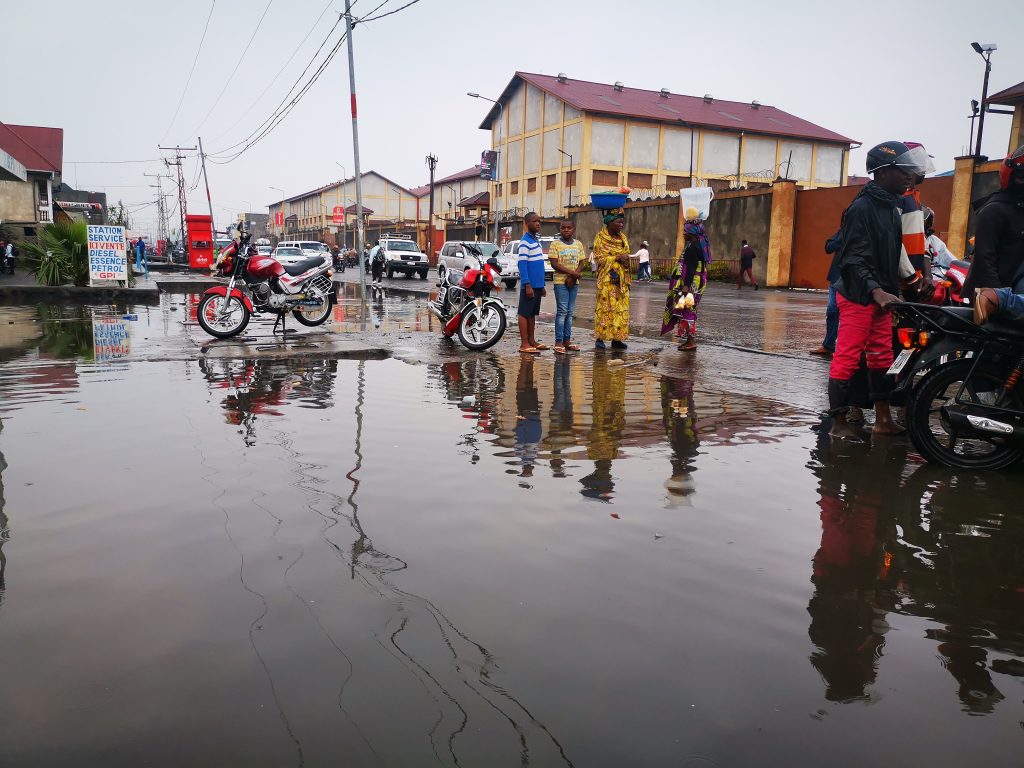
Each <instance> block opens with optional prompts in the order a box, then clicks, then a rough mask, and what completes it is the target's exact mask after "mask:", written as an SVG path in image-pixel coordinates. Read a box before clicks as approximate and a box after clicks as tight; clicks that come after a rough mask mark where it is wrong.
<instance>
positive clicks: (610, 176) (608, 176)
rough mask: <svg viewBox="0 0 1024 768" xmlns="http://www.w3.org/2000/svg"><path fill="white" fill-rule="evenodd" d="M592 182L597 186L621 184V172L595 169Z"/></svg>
mask: <svg viewBox="0 0 1024 768" xmlns="http://www.w3.org/2000/svg"><path fill="white" fill-rule="evenodd" d="M590 183H591V184H593V185H594V186H595V187H617V186H619V172H618V171H594V172H593V175H592V176H591V179H590Z"/></svg>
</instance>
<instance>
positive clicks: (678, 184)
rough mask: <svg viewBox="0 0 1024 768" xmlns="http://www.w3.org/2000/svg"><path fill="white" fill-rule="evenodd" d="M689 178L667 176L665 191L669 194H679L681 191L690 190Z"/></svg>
mask: <svg viewBox="0 0 1024 768" xmlns="http://www.w3.org/2000/svg"><path fill="white" fill-rule="evenodd" d="M690 183H691V182H690V177H689V176H666V177H665V189H666V191H668V192H678V191H679V190H680V189H689V188H690Z"/></svg>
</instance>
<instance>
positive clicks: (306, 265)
mask: <svg viewBox="0 0 1024 768" xmlns="http://www.w3.org/2000/svg"><path fill="white" fill-rule="evenodd" d="M323 263H324V260H323V259H322V258H320V257H319V256H310V257H309V258H306V259H303V260H302V261H297V262H295V263H294V264H282V265H281V266H282V267H284V271H285V272H287V273H288V274H289V275H292V276H293V277H294V276H295V275H301V274H302V273H303V272H308V271H309V270H311V269H313V267H320V266H323Z"/></svg>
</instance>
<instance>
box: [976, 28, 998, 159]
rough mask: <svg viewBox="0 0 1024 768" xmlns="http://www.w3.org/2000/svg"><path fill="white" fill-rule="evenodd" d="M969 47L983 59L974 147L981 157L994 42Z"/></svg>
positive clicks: (977, 155)
mask: <svg viewBox="0 0 1024 768" xmlns="http://www.w3.org/2000/svg"><path fill="white" fill-rule="evenodd" d="M971 48H973V49H974V51H975V53H977V54H978V55H979V56H981V58H983V59H984V60H985V80H984V82H983V84H982V86H981V114H980V115H978V143H977V145H976V146H975V148H974V156H975V157H981V135H982V134H983V133H984V132H985V112H987V111H988V104H987V103H986V102H987V101H988V76H989V73H990V72H992V52H993V51H994V50H996V44H995V43H985V44H984V45H982V44H981V43H971Z"/></svg>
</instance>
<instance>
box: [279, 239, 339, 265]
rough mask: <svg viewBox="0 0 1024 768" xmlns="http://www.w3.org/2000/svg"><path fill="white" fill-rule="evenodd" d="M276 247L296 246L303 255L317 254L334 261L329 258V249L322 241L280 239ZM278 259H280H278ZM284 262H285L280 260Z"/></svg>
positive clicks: (326, 259) (330, 261) (328, 260)
mask: <svg viewBox="0 0 1024 768" xmlns="http://www.w3.org/2000/svg"><path fill="white" fill-rule="evenodd" d="M277 247H278V248H298V249H299V250H300V251H302V253H303V255H304V256H305V257H309V256H319V257H320V258H321V259H324V260H325V261H327V262H329V263H331V264H333V263H334V261H333V259H332V258H331V249H330V248H328V247H327V246H326V245H325V244H324V243H320V242H317V241H316V240H282V241H281V242H280V243H278V244H277ZM278 261H281V260H280V259H278ZM281 263H282V264H284V263H285V262H281Z"/></svg>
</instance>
